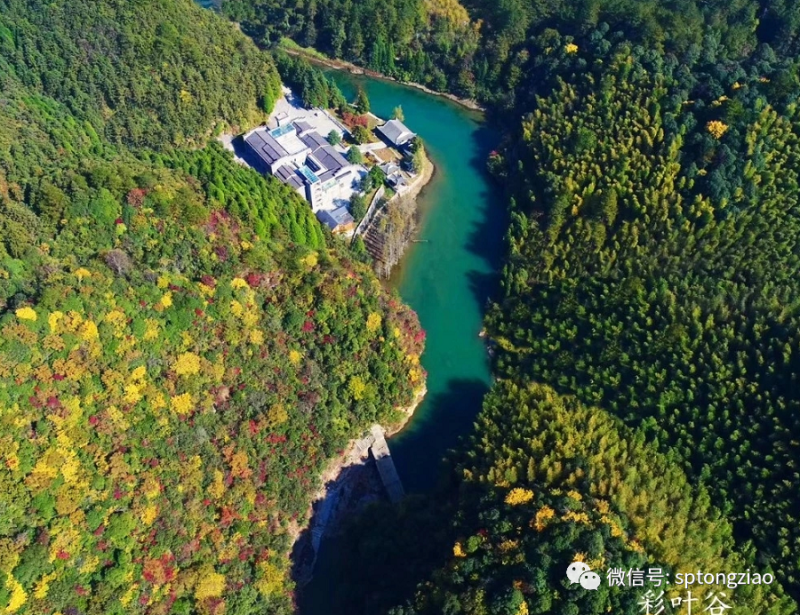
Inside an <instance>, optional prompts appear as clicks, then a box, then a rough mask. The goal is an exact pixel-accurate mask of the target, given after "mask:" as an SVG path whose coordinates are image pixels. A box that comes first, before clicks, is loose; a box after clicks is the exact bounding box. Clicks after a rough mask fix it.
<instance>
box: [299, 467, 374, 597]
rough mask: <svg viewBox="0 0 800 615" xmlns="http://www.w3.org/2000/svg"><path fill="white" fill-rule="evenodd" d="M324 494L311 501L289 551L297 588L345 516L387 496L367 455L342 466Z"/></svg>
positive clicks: (307, 576) (355, 512)
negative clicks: (305, 518)
mask: <svg viewBox="0 0 800 615" xmlns="http://www.w3.org/2000/svg"><path fill="white" fill-rule="evenodd" d="M324 493H325V494H324V496H323V497H322V498H320V499H318V500H317V501H315V502H313V503H312V513H311V518H310V520H309V523H308V525H307V526H306V528H305V529H304V530H303V531H302V532H301V533H300V535H299V536H298V538H297V540H296V541H295V543H294V546H293V547H292V551H291V554H290V559H291V562H292V567H291V578H292V581H294V582H295V584H296V585H297V586H298V587H303V586H304V585H305V584H307V583H308V582H309V581H310V579H311V576H312V572H313V568H314V565H315V563H316V560H317V556H318V554H319V553H320V551H321V545H322V542H323V541H324V537H326V536H327V537H329V536H331V535H334V534H336V532H338V531H339V529H340V526H341V523H342V522H343V521H344V520H346V519H347V518H348V517H350V516H352V515H354V514H357V513H358V512H360V511H362V510H363V509H364V508H365V507H367V506H369V505H370V504H374V503H378V502H381V501H384V500H386V499H387V498H386V493H385V491H384V489H383V485H382V484H381V482H380V478H379V476H378V472H377V469H376V467H375V462H374V460H373V459H372V457H371V456H369V455H367V456H365V457H364V458H363V459H362V460H361V461H360V462H358V463H353V464H352V465H348V466H346V467H344V468H342V469H341V470H340V472H339V474H338V475H337V476H336V477H335V478H334V479H332V480H328V481H327V482H326V483H325V491H324Z"/></svg>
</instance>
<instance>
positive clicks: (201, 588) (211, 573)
mask: <svg viewBox="0 0 800 615" xmlns="http://www.w3.org/2000/svg"><path fill="white" fill-rule="evenodd" d="M224 591H225V577H224V575H221V574H219V573H218V572H216V571H215V570H214V569H213V568H211V567H210V566H209V567H207V568H204V569H203V570H202V571H201V572H200V576H199V577H198V579H197V585H195V588H194V597H195V599H197V600H205V599H206V598H219V597H220V596H222V593H223V592H224Z"/></svg>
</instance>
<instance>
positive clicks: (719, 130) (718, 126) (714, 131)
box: [706, 120, 728, 139]
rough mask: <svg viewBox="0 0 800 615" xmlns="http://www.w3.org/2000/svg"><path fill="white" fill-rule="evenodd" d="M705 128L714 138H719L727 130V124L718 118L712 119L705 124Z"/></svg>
mask: <svg viewBox="0 0 800 615" xmlns="http://www.w3.org/2000/svg"><path fill="white" fill-rule="evenodd" d="M706 129H707V130H708V132H709V133H710V134H711V136H712V137H714V138H715V139H721V138H722V135H724V134H725V133H726V132H728V125H727V124H723V123H722V122H720V121H719V120H712V121H711V122H709V123H708V124H706Z"/></svg>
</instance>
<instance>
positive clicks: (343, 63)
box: [281, 46, 486, 113]
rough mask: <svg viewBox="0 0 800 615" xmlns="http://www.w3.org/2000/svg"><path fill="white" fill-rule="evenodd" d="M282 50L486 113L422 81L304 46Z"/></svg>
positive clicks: (317, 62) (481, 107)
mask: <svg viewBox="0 0 800 615" xmlns="http://www.w3.org/2000/svg"><path fill="white" fill-rule="evenodd" d="M281 50H283V51H285V52H286V53H288V54H289V55H293V56H298V57H301V58H304V59H306V60H308V61H309V62H310V63H312V64H317V65H319V66H325V67H327V68H332V69H334V70H345V71H348V72H349V73H351V74H353V75H364V76H366V77H371V78H372V79H380V80H382V81H391V82H393V83H399V84H401V85H407V86H408V87H411V88H415V89H417V90H420V91H422V92H425V93H426V94H430V95H431V96H438V97H440V98H447V99H448V100H450V101H452V102H454V103H456V104H457V105H461V106H462V107H465V108H467V109H469V110H471V111H479V112H481V113H484V112H485V111H486V107H484V106H482V105H480V104H479V103H478V102H477V101H475V100H472V99H468V98H459V97H458V96H456V95H455V94H449V93H447V92H437V91H436V90H432V89H430V88H429V87H427V86H425V85H422V84H421V83H414V82H413V81H400V80H399V79H395V78H394V77H389V76H388V75H384V74H382V73H378V72H376V71H374V70H370V69H368V68H363V67H361V66H357V65H356V64H353V63H352V62H346V61H345V60H334V59H332V58H328V57H326V56H322V55H314V54H312V53H308V52H307V51H305V50H304V49H303V48H302V47H286V46H283V47H281Z"/></svg>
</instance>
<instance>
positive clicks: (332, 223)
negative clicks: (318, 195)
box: [317, 206, 355, 230]
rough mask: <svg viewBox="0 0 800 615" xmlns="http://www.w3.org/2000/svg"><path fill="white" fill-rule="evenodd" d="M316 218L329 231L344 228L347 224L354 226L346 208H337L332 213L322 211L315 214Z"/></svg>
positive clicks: (353, 221)
mask: <svg viewBox="0 0 800 615" xmlns="http://www.w3.org/2000/svg"><path fill="white" fill-rule="evenodd" d="M317 218H319V221H320V222H322V223H323V224H326V225H327V226H328V228H330V229H331V230H333V229H335V228H336V227H337V226H346V225H348V224H355V220H354V219H353V216H351V215H350V212H349V211H347V207H344V206H343V207H339V208H337V209H334V210H333V211H329V210H323V211H320V212H318V213H317Z"/></svg>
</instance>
